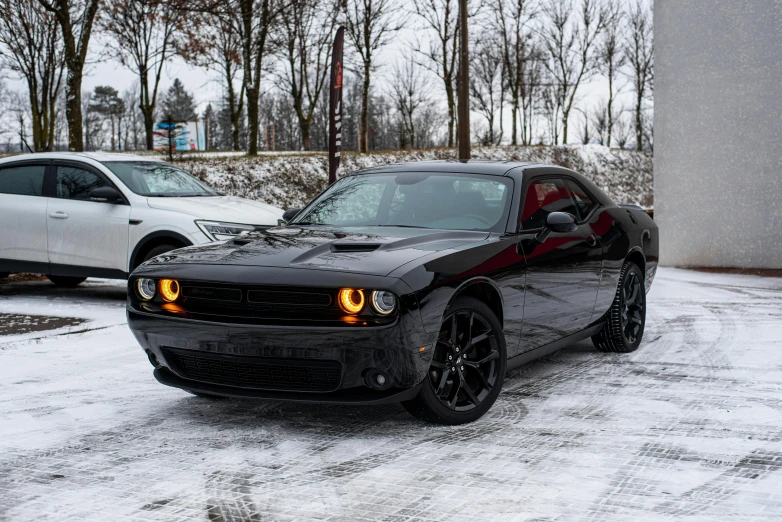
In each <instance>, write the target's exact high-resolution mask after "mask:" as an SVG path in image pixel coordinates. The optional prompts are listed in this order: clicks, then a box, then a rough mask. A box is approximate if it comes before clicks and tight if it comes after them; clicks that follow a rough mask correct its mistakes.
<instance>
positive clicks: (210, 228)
mask: <svg viewBox="0 0 782 522" xmlns="http://www.w3.org/2000/svg"><path fill="white" fill-rule="evenodd" d="M195 223H196V225H198V228H200V229H201V231H202V232H203V233H204V234H206V237H208V238H209V239H211V240H212V241H222V240H224V239H231V238H233V237H236V236H241V235H242V234H248V233H250V232H252V231H253V230H255V227H254V226H253V225H243V224H241V223H220V222H217V221H196V222H195Z"/></svg>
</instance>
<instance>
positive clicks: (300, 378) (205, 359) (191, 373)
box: [164, 348, 342, 392]
mask: <svg viewBox="0 0 782 522" xmlns="http://www.w3.org/2000/svg"><path fill="white" fill-rule="evenodd" d="M164 354H165V356H166V360H167V361H168V362H169V363H170V364H171V365H172V370H174V371H175V372H176V373H178V374H179V375H180V376H182V377H184V378H185V379H190V380H193V381H199V382H205V383H211V384H222V385H226V386H234V387H238V388H253V389H259V390H277V391H310V392H329V391H334V390H336V389H337V387H338V386H339V383H340V380H341V378H342V365H341V364H340V363H339V362H337V361H318V360H289V359H273V358H265V357H241V356H227V355H216V354H202V353H197V354H195V353H193V352H188V351H186V350H173V349H170V348H164Z"/></svg>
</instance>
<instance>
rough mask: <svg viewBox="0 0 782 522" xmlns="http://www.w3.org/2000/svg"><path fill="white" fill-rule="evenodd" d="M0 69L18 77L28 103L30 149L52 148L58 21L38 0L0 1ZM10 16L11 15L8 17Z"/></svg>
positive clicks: (59, 56) (60, 64) (59, 72)
mask: <svg viewBox="0 0 782 522" xmlns="http://www.w3.org/2000/svg"><path fill="white" fill-rule="evenodd" d="M0 10H2V11H3V12H5V13H9V16H2V17H0V67H4V68H7V69H9V70H10V71H12V72H14V73H16V74H18V75H19V76H21V77H22V78H23V79H24V81H25V84H26V86H27V92H28V96H29V103H30V113H31V125H32V135H33V149H34V150H36V151H50V150H52V148H53V146H54V129H55V121H56V118H55V111H56V105H57V98H58V96H59V93H60V87H61V85H62V76H63V69H64V61H63V42H62V38H61V37H60V31H59V30H58V27H57V19H56V18H55V17H54V15H52V14H51V13H50V12H48V11H46V10H45V9H44V8H43V7H41V5H40V4H39V3H38V2H37V0H0ZM10 13H13V15H10Z"/></svg>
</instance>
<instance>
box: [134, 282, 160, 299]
mask: <svg viewBox="0 0 782 522" xmlns="http://www.w3.org/2000/svg"><path fill="white" fill-rule="evenodd" d="M156 291H157V285H156V284H155V280H154V279H146V278H142V279H137V280H136V293H137V294H138V296H139V297H140V298H142V299H143V300H144V301H149V300H150V299H152V298H153V297H155V292H156Z"/></svg>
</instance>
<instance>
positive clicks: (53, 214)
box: [49, 210, 68, 219]
mask: <svg viewBox="0 0 782 522" xmlns="http://www.w3.org/2000/svg"><path fill="white" fill-rule="evenodd" d="M49 217H50V218H54V219H68V214H66V213H65V212H62V211H60V210H58V211H57V212H49Z"/></svg>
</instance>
